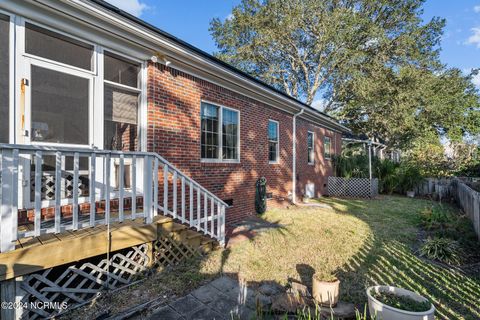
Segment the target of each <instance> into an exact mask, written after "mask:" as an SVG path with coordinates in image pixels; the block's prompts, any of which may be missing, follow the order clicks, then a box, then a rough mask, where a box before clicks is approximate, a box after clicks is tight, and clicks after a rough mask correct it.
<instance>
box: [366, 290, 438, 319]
mask: <svg viewBox="0 0 480 320" xmlns="http://www.w3.org/2000/svg"><path fill="white" fill-rule="evenodd" d="M372 290H373V291H375V292H391V293H393V294H395V295H398V296H408V297H410V298H412V299H413V300H416V301H419V302H423V301H428V299H427V298H425V297H422V296H421V295H419V294H416V293H415V292H412V291H409V290H406V289H402V288H396V287H391V286H375V287H370V288H368V289H367V296H368V309H369V311H370V314H371V315H375V314H376V315H377V318H376V319H378V320H433V319H434V314H435V307H434V306H433V304H432V303H430V304H431V308H430V310H428V311H423V312H412V311H405V310H401V309H397V308H394V307H391V306H389V305H386V304H384V303H382V302H380V301H378V300H377V299H375V298H374V297H372V295H371V294H370V291H372Z"/></svg>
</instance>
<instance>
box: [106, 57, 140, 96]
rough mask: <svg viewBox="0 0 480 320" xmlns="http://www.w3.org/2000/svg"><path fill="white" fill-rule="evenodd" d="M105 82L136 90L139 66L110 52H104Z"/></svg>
mask: <svg viewBox="0 0 480 320" xmlns="http://www.w3.org/2000/svg"><path fill="white" fill-rule="evenodd" d="M104 55H105V60H104V63H105V80H108V81H112V82H116V83H119V84H123V85H125V86H129V87H132V88H138V87H139V85H138V76H139V74H140V64H138V63H133V62H130V61H127V60H125V59H123V58H121V57H119V56H117V55H115V54H113V53H111V52H108V51H105V54H104Z"/></svg>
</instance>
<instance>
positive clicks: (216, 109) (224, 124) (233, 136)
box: [201, 102, 240, 162]
mask: <svg viewBox="0 0 480 320" xmlns="http://www.w3.org/2000/svg"><path fill="white" fill-rule="evenodd" d="M239 124H240V116H239V112H238V111H237V110H233V109H230V108H227V107H223V106H218V105H214V104H211V103H208V102H202V105H201V158H202V159H203V160H207V161H209V160H211V161H226V162H228V161H239V160H240V143H239V137H240V126H239Z"/></svg>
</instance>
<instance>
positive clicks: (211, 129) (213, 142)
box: [201, 102, 219, 159]
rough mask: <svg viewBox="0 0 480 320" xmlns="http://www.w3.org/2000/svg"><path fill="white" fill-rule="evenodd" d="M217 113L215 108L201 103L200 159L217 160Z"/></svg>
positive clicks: (217, 109)
mask: <svg viewBox="0 0 480 320" xmlns="http://www.w3.org/2000/svg"><path fill="white" fill-rule="evenodd" d="M218 111H219V108H218V107H217V106H214V105H211V104H208V103H203V102H202V111H201V112H202V115H201V119H202V124H201V125H202V137H201V145H202V158H203V159H217V158H218V144H219V140H218V131H219V130H218V129H219V128H218V122H219V119H218V115H219V114H218Z"/></svg>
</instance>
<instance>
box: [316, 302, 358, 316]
mask: <svg viewBox="0 0 480 320" xmlns="http://www.w3.org/2000/svg"><path fill="white" fill-rule="evenodd" d="M320 314H321V315H323V316H327V317H330V316H331V314H333V315H334V316H335V318H339V319H350V318H355V305H354V304H353V303H348V302H342V301H339V302H338V303H337V305H336V306H335V308H332V309H330V308H328V307H327V308H322V309H321V310H320Z"/></svg>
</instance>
